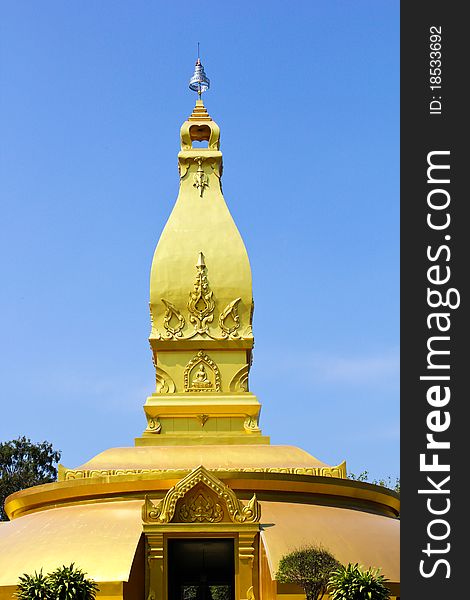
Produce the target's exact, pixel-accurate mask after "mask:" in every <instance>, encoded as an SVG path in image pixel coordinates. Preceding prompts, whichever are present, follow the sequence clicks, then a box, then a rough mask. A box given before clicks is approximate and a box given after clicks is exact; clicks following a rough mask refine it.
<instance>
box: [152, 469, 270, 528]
mask: <svg viewBox="0 0 470 600" xmlns="http://www.w3.org/2000/svg"><path fill="white" fill-rule="evenodd" d="M260 517H261V506H260V504H259V502H258V501H257V499H256V494H254V495H253V497H252V498H251V500H249V502H247V504H243V503H242V502H241V501H240V500H239V499H238V498H237V496H236V495H235V492H234V491H233V490H232V489H230V488H229V487H228V486H227V485H225V483H223V482H222V481H221V480H220V479H218V478H217V477H215V476H214V475H212V473H210V472H209V471H208V470H207V469H205V468H204V467H203V466H202V465H201V466H199V467H197V469H194V471H191V473H189V474H188V475H187V476H186V477H184V478H183V479H181V480H180V481H179V482H178V483H177V484H176V485H175V486H174V487H172V488H171V489H170V490H168V492H167V494H166V495H165V497H164V498H163V499H162V500H160V502H158V503H157V504H154V503H153V502H152V501H151V500H150V498H149V497H148V496H145V502H144V505H143V507H142V519H143V521H144V523H161V524H164V523H220V522H224V521H225V522H232V523H237V524H240V523H257V522H258V521H259V520H260Z"/></svg>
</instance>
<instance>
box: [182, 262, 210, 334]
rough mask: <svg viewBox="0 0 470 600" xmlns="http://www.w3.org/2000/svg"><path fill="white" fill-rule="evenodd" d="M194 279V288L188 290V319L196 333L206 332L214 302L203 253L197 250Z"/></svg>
mask: <svg viewBox="0 0 470 600" xmlns="http://www.w3.org/2000/svg"><path fill="white" fill-rule="evenodd" d="M196 269H197V274H196V281H195V283H194V290H193V291H191V292H189V300H188V310H189V313H190V316H189V320H190V321H191V323H192V324H193V325H194V329H195V331H196V333H201V334H202V333H207V330H208V329H209V323H212V321H213V320H214V314H213V313H214V308H215V302H214V299H213V297H212V291H211V290H210V289H209V282H208V281H207V275H206V273H205V271H206V263H205V262H204V254H203V253H202V252H199V258H198V261H197V263H196Z"/></svg>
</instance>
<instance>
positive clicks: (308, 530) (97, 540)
mask: <svg viewBox="0 0 470 600" xmlns="http://www.w3.org/2000/svg"><path fill="white" fill-rule="evenodd" d="M191 84H192V85H191V87H192V89H196V90H197V91H198V92H199V99H198V100H197V101H196V106H195V108H194V110H193V112H192V114H191V116H190V117H189V118H188V120H186V121H185V122H184V123H183V125H182V127H181V133H180V138H181V151H180V152H179V154H178V170H179V177H180V189H179V194H178V198H177V200H176V203H175V205H174V208H173V210H172V212H171V215H170V217H169V219H168V222H167V223H166V226H165V228H164V230H163V233H162V234H161V236H160V240H159V242H158V245H157V248H156V250H155V254H154V258H153V264H152V269H151V276H150V313H151V333H150V338H149V339H150V346H151V349H152V356H153V362H154V366H155V372H156V389H155V392H154V393H153V394H152V395H151V396H150V397H148V398H147V400H146V402H145V405H144V412H145V417H146V426H145V429H144V431H143V432H142V434H141V435H140V436H139V437H137V438H136V439H135V445H134V446H132V447H126V448H111V449H109V450H105V451H104V452H102V453H100V454H98V455H97V456H95V457H94V458H92V459H91V460H89V461H88V462H86V463H85V464H83V465H81V466H78V467H77V468H74V469H69V468H66V467H64V466H62V465H60V466H59V474H58V481H57V482H56V483H51V484H47V485H41V486H36V487H33V488H29V489H26V490H22V491H20V492H17V493H15V494H12V495H11V496H9V498H8V499H7V501H6V504H5V508H6V511H7V514H8V515H9V518H10V519H11V521H10V522H5V523H1V524H0V600H3V599H4V598H5V599H7V598H8V599H10V598H12V597H13V594H14V592H15V588H16V583H17V582H18V578H19V576H20V575H22V574H23V573H33V572H34V571H39V570H40V569H42V570H43V572H45V573H47V572H50V571H51V570H53V569H55V568H56V567H58V566H61V565H63V564H70V563H72V562H73V563H75V565H77V566H78V567H80V568H81V569H82V570H84V571H85V572H86V573H87V574H88V577H91V578H93V579H94V580H95V581H96V582H97V583H98V586H99V589H100V591H99V594H98V596H99V598H109V599H110V600H111V599H113V600H119V599H121V598H123V599H125V600H209V599H210V598H212V597H213V598H214V599H223V600H275V599H277V598H279V599H284V600H297V599H298V600H301V599H302V598H303V597H304V595H303V593H302V590H301V589H300V588H296V587H295V586H290V585H287V584H280V583H278V582H277V581H276V577H275V576H276V572H277V568H278V564H279V560H280V558H281V557H282V556H283V555H284V554H287V553H288V552H289V551H291V550H293V549H294V548H296V547H299V546H302V545H304V544H308V543H314V544H321V545H323V546H324V547H325V548H326V549H328V550H329V551H330V552H331V553H332V554H334V555H335V557H336V558H337V559H338V560H339V561H340V562H342V563H344V564H347V563H348V562H352V563H356V562H358V563H360V564H362V565H364V566H365V567H369V566H373V567H380V568H381V570H382V573H383V574H384V575H385V576H386V577H387V578H388V579H389V581H390V587H391V590H392V593H393V594H394V596H398V595H399V520H398V514H399V498H398V496H397V495H396V494H395V493H394V492H392V491H391V490H388V489H386V488H383V487H379V486H375V485H371V484H367V483H364V482H359V481H353V480H349V479H347V476H346V465H345V463H344V462H343V463H341V464H340V465H337V466H330V465H327V464H325V463H323V462H321V461H320V460H318V459H316V458H315V457H313V456H311V455H310V454H308V453H307V452H305V451H304V450H301V449H299V448H296V447H292V446H275V445H271V444H270V441H269V437H267V436H265V435H263V434H262V432H261V429H260V426H259V415H260V409H261V405H260V403H259V401H258V399H257V398H256V396H255V395H254V394H253V393H252V392H251V391H250V386H249V373H250V368H251V363H252V349H253V342H254V339H253V332H252V318H253V296H252V281H251V270H250V264H249V260H248V255H247V252H246V249H245V246H244V243H243V240H242V238H241V236H240V233H239V231H238V229H237V227H236V225H235V223H234V221H233V219H232V217H231V215H230V212H229V210H228V208H227V205H226V203H225V200H224V197H223V194H222V186H221V177H222V153H221V151H220V129H219V127H218V125H217V124H216V123H215V122H214V121H213V120H212V118H211V117H210V116H209V114H208V112H207V110H206V108H205V106H204V103H203V101H202V99H201V93H202V92H203V91H204V90H205V89H207V87H208V85H209V81H208V79H207V78H206V76H205V73H204V70H203V68H202V65H201V63H200V60H199V59H198V62H197V63H196V71H195V75H194V77H193V79H192V80H191ZM199 142H203V143H206V144H207V146H205V147H201V146H198V145H197V143H199Z"/></svg>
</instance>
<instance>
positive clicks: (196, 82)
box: [189, 42, 211, 99]
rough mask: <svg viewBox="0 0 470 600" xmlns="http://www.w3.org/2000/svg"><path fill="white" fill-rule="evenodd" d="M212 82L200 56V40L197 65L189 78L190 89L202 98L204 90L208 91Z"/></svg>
mask: <svg viewBox="0 0 470 600" xmlns="http://www.w3.org/2000/svg"><path fill="white" fill-rule="evenodd" d="M210 85H211V82H210V80H209V78H208V77H207V75H206V74H205V72H204V67H203V66H202V63H201V59H200V58H199V42H198V43H197V60H196V66H195V67H194V73H193V76H192V77H191V79H190V80H189V89H190V90H192V91H193V92H197V93H198V95H199V99H200V98H201V94H202V92H207V90H208V89H209V88H210Z"/></svg>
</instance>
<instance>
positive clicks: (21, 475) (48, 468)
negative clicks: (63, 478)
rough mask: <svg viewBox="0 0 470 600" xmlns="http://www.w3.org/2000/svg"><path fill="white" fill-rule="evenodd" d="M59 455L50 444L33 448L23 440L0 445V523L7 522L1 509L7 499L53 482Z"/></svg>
mask: <svg viewBox="0 0 470 600" xmlns="http://www.w3.org/2000/svg"><path fill="white" fill-rule="evenodd" d="M60 454H61V453H60V451H58V450H54V449H53V447H52V444H51V443H49V442H40V443H37V444H36V443H33V442H31V440H30V439H29V438H26V437H24V436H23V437H19V438H18V439H16V440H11V441H10V442H0V520H2V521H6V520H7V515H6V513H5V511H4V508H3V505H4V503H5V498H6V497H7V496H9V495H10V494H13V492H17V491H18V490H23V489H24V488H27V487H31V486H33V485H40V484H42V483H50V482H51V481H55V480H56V479H57V467H56V464H57V463H58V462H59V460H60Z"/></svg>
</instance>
